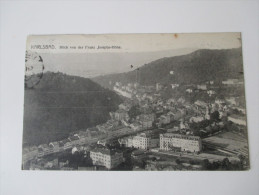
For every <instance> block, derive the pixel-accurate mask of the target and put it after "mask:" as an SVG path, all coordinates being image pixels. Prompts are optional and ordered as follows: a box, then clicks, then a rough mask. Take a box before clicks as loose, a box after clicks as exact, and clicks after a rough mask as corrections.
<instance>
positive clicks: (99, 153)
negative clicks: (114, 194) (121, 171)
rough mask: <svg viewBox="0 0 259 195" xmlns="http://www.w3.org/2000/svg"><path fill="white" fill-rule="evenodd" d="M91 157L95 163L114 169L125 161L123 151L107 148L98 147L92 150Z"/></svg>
mask: <svg viewBox="0 0 259 195" xmlns="http://www.w3.org/2000/svg"><path fill="white" fill-rule="evenodd" d="M90 158H91V159H92V161H93V165H99V166H104V167H106V168H107V169H112V168H114V167H117V166H118V165H120V164H121V163H122V162H123V161H124V158H123V153H122V152H119V151H116V150H110V149H106V148H96V149H93V150H91V151H90Z"/></svg>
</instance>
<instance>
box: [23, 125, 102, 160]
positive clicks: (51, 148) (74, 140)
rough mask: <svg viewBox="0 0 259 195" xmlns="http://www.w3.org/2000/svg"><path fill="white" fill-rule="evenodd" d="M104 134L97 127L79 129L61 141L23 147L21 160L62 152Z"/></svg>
mask: <svg viewBox="0 0 259 195" xmlns="http://www.w3.org/2000/svg"><path fill="white" fill-rule="evenodd" d="M104 136H105V134H103V133H102V132H100V131H98V129H97V128H88V129H87V130H86V131H79V132H77V133H74V134H71V135H70V136H69V137H68V138H66V139H63V140H61V141H54V142H50V143H49V144H41V145H39V146H31V147H24V149H23V162H26V161H28V160H31V159H33V158H35V157H42V156H45V155H48V154H52V153H56V152H62V151H65V150H67V149H71V148H72V147H74V146H76V145H83V144H86V143H90V142H92V141H95V139H94V138H97V137H98V138H102V137H104Z"/></svg>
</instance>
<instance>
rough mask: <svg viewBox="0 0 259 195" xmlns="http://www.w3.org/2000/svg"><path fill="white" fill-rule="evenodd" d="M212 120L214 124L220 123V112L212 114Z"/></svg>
mask: <svg viewBox="0 0 259 195" xmlns="http://www.w3.org/2000/svg"><path fill="white" fill-rule="evenodd" d="M210 120H211V121H212V122H219V121H220V119H219V112H218V111H215V112H213V113H211V114H210Z"/></svg>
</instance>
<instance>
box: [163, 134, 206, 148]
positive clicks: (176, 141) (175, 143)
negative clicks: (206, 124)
mask: <svg viewBox="0 0 259 195" xmlns="http://www.w3.org/2000/svg"><path fill="white" fill-rule="evenodd" d="M201 149H202V144H201V138H200V137H198V136H192V135H181V134H174V133H165V134H160V150H165V151H169V150H181V151H189V152H200V151H201Z"/></svg>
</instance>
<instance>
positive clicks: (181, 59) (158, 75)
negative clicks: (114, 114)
mask: <svg viewBox="0 0 259 195" xmlns="http://www.w3.org/2000/svg"><path fill="white" fill-rule="evenodd" d="M242 61H243V60H242V50H241V48H235V49H224V50H209V49H201V50H196V51H194V52H192V53H190V54H187V55H181V56H174V57H166V58H161V59H158V60H155V61H153V62H150V63H148V64H145V65H143V66H142V67H140V68H139V69H138V70H137V69H136V70H133V71H130V72H127V73H119V74H110V75H105V76H98V77H95V78H92V80H93V81H95V82H97V83H99V84H100V85H102V86H104V87H106V88H109V87H111V86H110V84H109V83H114V82H117V81H119V82H122V83H129V82H136V81H138V82H139V83H140V84H141V85H154V84H155V83H162V84H171V83H179V84H198V83H202V82H205V81H209V80H214V81H216V82H220V81H222V80H224V79H227V78H241V77H243V64H242ZM170 71H173V74H170Z"/></svg>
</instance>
